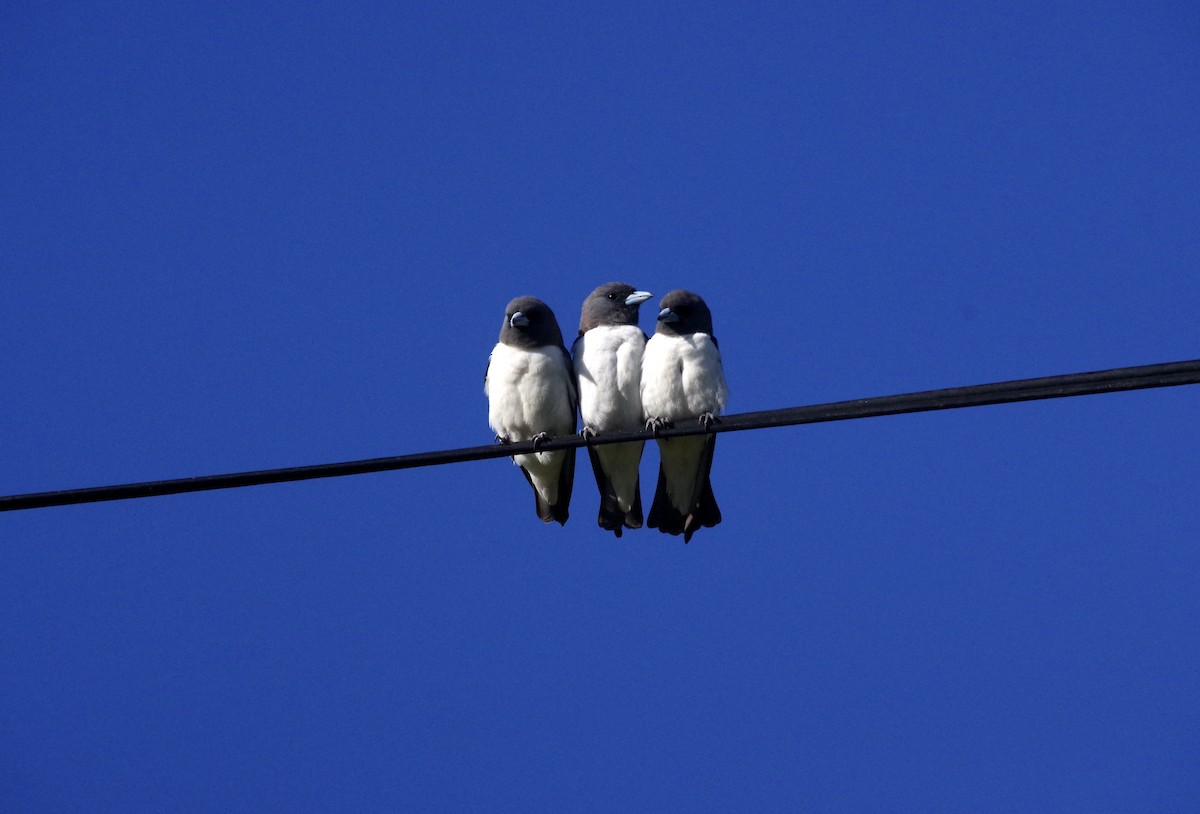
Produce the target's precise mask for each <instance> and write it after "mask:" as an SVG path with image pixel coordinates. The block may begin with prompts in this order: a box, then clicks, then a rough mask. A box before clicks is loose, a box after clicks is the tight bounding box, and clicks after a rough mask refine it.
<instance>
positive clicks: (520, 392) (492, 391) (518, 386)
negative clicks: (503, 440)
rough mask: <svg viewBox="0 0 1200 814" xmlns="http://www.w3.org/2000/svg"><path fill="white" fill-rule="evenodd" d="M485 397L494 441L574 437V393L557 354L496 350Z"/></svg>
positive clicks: (562, 359)
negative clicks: (498, 438)
mask: <svg viewBox="0 0 1200 814" xmlns="http://www.w3.org/2000/svg"><path fill="white" fill-rule="evenodd" d="M484 392H485V393H487V396H488V423H489V424H490V425H491V427H492V429H493V430H495V431H496V434H498V435H504V436H507V437H508V438H510V439H512V440H513V441H527V440H529V439H530V438H532V437H533V436H535V435H537V434H538V433H539V432H545V433H548V434H549V435H552V436H558V435H568V434H570V433H572V432H574V431H575V399H574V387H573V382H572V381H571V375H570V370H569V368H568V366H567V363H566V358H565V357H564V356H563V353H562V351H561V350H560V349H559V348H553V347H542V348H534V349H533V350H525V349H522V348H514V347H511V346H509V345H504V344H497V345H496V347H495V348H493V349H492V358H491V361H490V362H489V364H488V372H487V378H486V379H485V381H484Z"/></svg>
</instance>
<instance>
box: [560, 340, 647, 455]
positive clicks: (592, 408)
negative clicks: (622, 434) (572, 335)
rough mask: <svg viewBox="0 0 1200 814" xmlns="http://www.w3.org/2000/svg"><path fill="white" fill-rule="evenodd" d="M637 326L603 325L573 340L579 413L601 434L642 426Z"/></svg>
mask: <svg viewBox="0 0 1200 814" xmlns="http://www.w3.org/2000/svg"><path fill="white" fill-rule="evenodd" d="M645 345H646V338H645V336H644V335H643V334H642V329H641V328H639V327H637V326H636V325H603V326H600V327H598V328H592V329H591V330H590V331H588V332H587V333H585V334H583V336H581V337H579V338H578V339H576V340H575V347H574V352H575V375H576V377H577V380H578V383H579V412H580V414H581V415H582V416H583V423H584V425H585V426H589V427H592V428H593V429H595V430H598V431H600V432H604V431H608V430H634V429H638V428H639V427H640V426H641V423H642V395H641V391H640V383H641V378H642V352H643V350H644V348H645Z"/></svg>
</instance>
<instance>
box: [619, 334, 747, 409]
mask: <svg viewBox="0 0 1200 814" xmlns="http://www.w3.org/2000/svg"><path fill="white" fill-rule="evenodd" d="M641 391H642V412H643V413H644V414H645V416H646V417H647V418H650V417H653V416H657V417H661V418H667V419H670V420H672V421H678V420H680V419H683V418H694V417H696V416H698V415H700V414H702V413H712V414H714V415H716V414H718V413H720V412H721V411H722V410H724V409H725V401H726V399H727V398H728V396H729V388H728V386H727V385H726V384H725V372H724V370H723V369H722V366H721V354H720V352H719V351H718V350H717V346H716V344H715V343H714V342H713V341H712V337H711V336H709V335H708V334H704V333H695V334H689V335H687V336H669V335H667V334H655V335H654V336H652V337H650V341H649V342H647V343H646V350H645V353H644V355H643V357H642V382H641Z"/></svg>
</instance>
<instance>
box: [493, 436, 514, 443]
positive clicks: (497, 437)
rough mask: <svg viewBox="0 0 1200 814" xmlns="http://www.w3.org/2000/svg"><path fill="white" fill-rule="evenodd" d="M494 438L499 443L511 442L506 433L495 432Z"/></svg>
mask: <svg viewBox="0 0 1200 814" xmlns="http://www.w3.org/2000/svg"><path fill="white" fill-rule="evenodd" d="M496 440H497V441H499V442H500V443H501V444H511V443H512V439H511V438H509V437H508V436H507V435H499V434H497V435H496Z"/></svg>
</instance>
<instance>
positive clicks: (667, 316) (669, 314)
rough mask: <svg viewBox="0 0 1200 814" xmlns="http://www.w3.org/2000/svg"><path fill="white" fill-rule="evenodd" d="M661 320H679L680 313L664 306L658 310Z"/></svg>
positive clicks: (659, 319)
mask: <svg viewBox="0 0 1200 814" xmlns="http://www.w3.org/2000/svg"><path fill="white" fill-rule="evenodd" d="M658 321H659V322H678V321H679V314H677V313H675V312H674V311H672V310H671V309H670V308H664V309H662V310H661V311H659V312H658Z"/></svg>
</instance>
